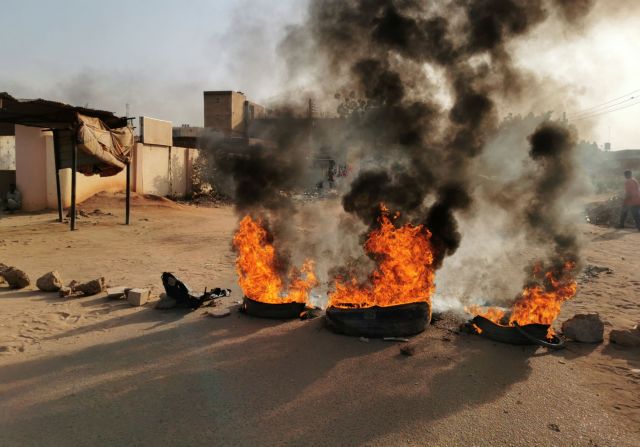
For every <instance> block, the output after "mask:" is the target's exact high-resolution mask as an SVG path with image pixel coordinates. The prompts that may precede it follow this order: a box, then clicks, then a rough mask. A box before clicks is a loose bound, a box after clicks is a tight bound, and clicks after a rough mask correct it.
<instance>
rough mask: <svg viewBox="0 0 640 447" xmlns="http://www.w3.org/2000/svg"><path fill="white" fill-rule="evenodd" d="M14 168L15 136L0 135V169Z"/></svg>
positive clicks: (8, 169)
mask: <svg viewBox="0 0 640 447" xmlns="http://www.w3.org/2000/svg"><path fill="white" fill-rule="evenodd" d="M15 169H16V137H15V136H13V135H11V136H0V170H3V171H12V170H15Z"/></svg>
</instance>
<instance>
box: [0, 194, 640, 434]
mask: <svg viewBox="0 0 640 447" xmlns="http://www.w3.org/2000/svg"><path fill="white" fill-rule="evenodd" d="M82 208H83V209H85V210H88V211H90V210H92V209H94V208H100V209H101V210H103V211H108V212H111V213H113V214H114V215H113V216H101V217H95V218H87V219H84V220H81V221H80V229H79V231H76V232H69V231H68V227H67V226H65V225H62V224H59V223H56V222H55V221H54V219H55V215H54V214H53V213H44V214H34V215H16V216H9V217H6V216H3V217H2V218H0V262H4V263H5V264H9V265H15V266H17V267H19V268H21V269H23V270H25V271H27V272H28V273H29V274H30V275H31V278H32V280H33V281H34V282H35V279H36V278H37V277H38V276H40V275H41V274H43V273H45V272H47V271H49V270H52V269H56V270H58V271H59V272H60V273H61V274H62V275H63V277H64V278H65V280H66V281H69V280H71V279H76V280H88V279H92V278H94V277H97V276H100V275H104V276H105V277H106V278H107V282H108V283H110V284H111V285H114V286H117V285H126V286H133V287H150V288H151V289H152V291H153V293H154V294H155V295H157V294H159V293H160V292H161V291H162V284H161V282H160V274H161V272H163V271H165V270H166V271H172V272H174V273H175V274H176V275H177V276H178V277H181V278H182V279H183V280H185V281H186V282H188V283H189V284H190V285H191V286H192V288H194V289H196V290H201V289H203V288H204V287H205V286H208V287H214V286H221V287H231V288H232V289H233V294H232V296H231V297H229V298H225V299H224V303H223V306H226V307H230V308H232V309H233V310H234V311H233V312H232V315H231V316H230V317H227V318H223V319H213V318H209V317H206V316H204V313H205V311H206V310H205V309H199V310H197V311H195V312H191V313H188V312H185V311H180V310H176V311H157V310H154V309H153V308H152V305H147V306H145V307H142V308H132V307H130V306H129V305H128V304H127V303H125V302H121V301H108V300H107V299H106V298H105V297H104V296H102V295H99V296H93V297H86V298H75V299H63V298H58V297H57V295H56V294H44V293H41V292H38V291H37V290H36V289H35V287H30V288H29V289H26V290H21V291H11V290H8V289H6V288H2V287H0V305H1V306H2V312H0V445H1V446H42V445H47V446H58V445H60V446H68V445H86V446H102V445H104V446H113V445H132V446H136V445H145V446H147V445H148V446H158V445H179V446H183V445H216V446H218V445H230V446H245V445H246V446H253V445H323V446H324V445H341V446H342V445H344V446H351V445H380V446H388V445H422V446H424V445H432V446H456V445H464V446H489V445H491V446H638V445H640V386H639V384H640V350H634V349H623V348H620V347H616V346H614V345H609V344H608V343H607V342H605V343H603V344H601V345H580V344H575V343H571V344H570V345H569V346H568V348H567V349H565V350H563V351H558V352H548V351H546V350H544V349H542V348H535V347H515V346H509V345H501V344H498V343H494V342H491V341H487V340H485V339H482V338H480V337H477V336H472V335H466V334H458V333H456V331H455V329H456V328H457V324H456V322H454V321H450V320H447V319H445V320H442V321H440V322H438V323H436V324H435V325H432V326H431V327H430V328H429V329H428V330H427V331H426V332H424V333H423V334H421V335H420V336H417V337H415V338H414V340H413V343H415V345H416V346H417V353H416V355H415V356H413V357H403V356H401V355H399V345H398V344H397V343H390V342H384V341H380V340H370V341H369V342H363V341H361V340H359V339H358V338H349V337H343V336H338V335H334V334H332V333H330V332H328V331H326V330H325V329H323V326H322V321H321V319H315V320H311V321H291V322H284V323H282V322H273V321H265V320H258V319H253V318H250V317H246V316H244V315H241V314H239V313H237V312H236V311H235V310H236V308H237V300H239V299H240V298H241V294H240V292H239V289H238V285H237V280H236V276H235V273H234V271H233V259H234V257H233V254H232V253H231V250H230V248H231V247H230V239H231V234H232V232H233V229H234V226H235V223H236V218H235V216H234V214H233V212H232V210H231V209H230V208H193V207H188V206H182V205H176V204H172V203H170V202H166V201H150V200H146V199H143V198H139V197H136V198H135V200H134V207H133V214H132V225H131V226H129V227H127V226H124V225H122V221H123V207H122V204H121V198H105V197H103V198H101V199H95V200H93V202H89V203H86V204H84V205H83V206H82ZM583 231H584V233H585V237H586V238H587V239H588V240H589V241H590V242H589V246H588V248H587V253H586V255H587V256H586V257H587V262H588V263H591V264H596V265H603V266H608V267H610V268H612V269H613V271H614V272H613V274H611V275H601V276H599V277H597V278H594V279H593V280H592V281H589V282H587V283H584V284H582V285H581V287H580V290H579V294H578V296H577V297H576V299H575V300H574V301H573V302H570V303H568V304H567V305H566V306H565V307H564V309H563V312H562V316H561V318H560V320H559V321H562V320H564V319H566V318H568V317H570V316H571V315H573V314H574V313H576V312H586V311H598V312H600V314H601V315H602V316H603V318H604V319H605V320H606V321H607V326H606V332H607V333H608V331H609V330H611V329H612V328H628V327H631V326H632V325H633V324H636V323H638V322H640V298H639V296H640V273H638V271H639V270H638V255H637V254H638V252H639V251H640V234H638V233H637V232H633V231H631V230H622V231H620V230H612V229H604V228H597V227H591V226H586V225H585V226H584V228H583Z"/></svg>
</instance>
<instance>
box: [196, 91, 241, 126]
mask: <svg viewBox="0 0 640 447" xmlns="http://www.w3.org/2000/svg"><path fill="white" fill-rule="evenodd" d="M245 101H246V97H245V96H244V94H243V93H240V92H232V91H213V92H204V127H207V128H209V129H213V130H219V131H222V132H224V133H225V134H230V133H241V132H243V131H244V102H245Z"/></svg>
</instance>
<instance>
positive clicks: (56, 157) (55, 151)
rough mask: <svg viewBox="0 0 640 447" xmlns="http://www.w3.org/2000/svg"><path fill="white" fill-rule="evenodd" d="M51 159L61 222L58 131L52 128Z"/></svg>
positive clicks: (60, 220) (59, 220)
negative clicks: (53, 165) (53, 164)
mask: <svg viewBox="0 0 640 447" xmlns="http://www.w3.org/2000/svg"><path fill="white" fill-rule="evenodd" d="M53 159H54V161H55V170H56V193H57V195H58V222H62V194H61V191H60V131H59V130H56V129H54V130H53Z"/></svg>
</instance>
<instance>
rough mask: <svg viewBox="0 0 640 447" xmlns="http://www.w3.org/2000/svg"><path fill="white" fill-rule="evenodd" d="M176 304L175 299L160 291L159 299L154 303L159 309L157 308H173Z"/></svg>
mask: <svg viewBox="0 0 640 447" xmlns="http://www.w3.org/2000/svg"><path fill="white" fill-rule="evenodd" d="M177 305H178V302H177V301H176V300H175V299H173V298H171V297H170V296H168V295H167V294H166V293H161V294H160V300H159V301H158V302H157V303H156V309H159V310H166V309H173V308H174V307H176V306H177Z"/></svg>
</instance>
